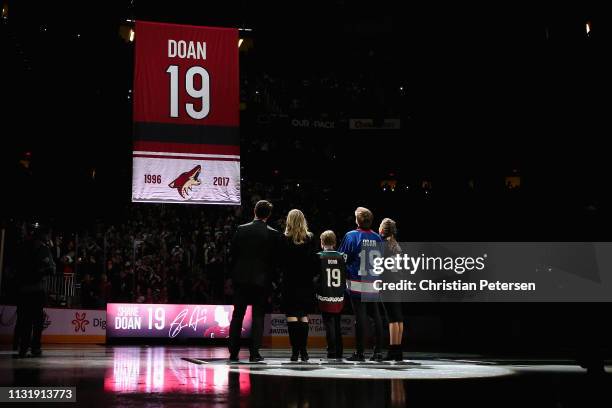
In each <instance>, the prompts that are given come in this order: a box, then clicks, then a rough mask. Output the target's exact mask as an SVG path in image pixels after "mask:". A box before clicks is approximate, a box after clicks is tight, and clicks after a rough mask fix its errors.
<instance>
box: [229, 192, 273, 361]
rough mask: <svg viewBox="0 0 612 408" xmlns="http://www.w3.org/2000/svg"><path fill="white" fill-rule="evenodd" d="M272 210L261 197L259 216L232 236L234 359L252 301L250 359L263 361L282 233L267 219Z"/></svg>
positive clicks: (231, 348) (231, 342)
mask: <svg viewBox="0 0 612 408" xmlns="http://www.w3.org/2000/svg"><path fill="white" fill-rule="evenodd" d="M270 214H272V204H271V203H270V202H269V201H265V200H261V201H259V202H257V204H255V219H254V220H253V221H252V222H250V223H248V224H244V225H240V226H239V227H238V230H237V231H236V234H235V235H234V239H233V240H232V263H233V267H232V282H233V285H234V312H233V314H232V322H231V324H230V335H229V352H230V361H238V352H239V351H240V335H241V332H242V321H243V319H244V314H245V311H246V308H247V306H248V305H252V306H253V309H252V312H253V324H252V327H251V347H250V352H251V356H250V358H249V361H251V362H258V361H262V360H263V357H262V356H261V355H260V354H259V348H260V347H261V338H262V335H263V321H264V312H265V305H266V301H267V299H268V293H269V287H270V283H271V280H272V276H273V273H274V271H275V269H276V264H277V262H276V259H275V257H276V256H277V254H276V253H275V252H276V251H277V249H278V248H279V245H280V243H281V234H280V233H279V232H278V231H277V230H275V229H274V228H272V227H269V226H268V224H267V223H266V222H267V221H268V218H269V217H270Z"/></svg>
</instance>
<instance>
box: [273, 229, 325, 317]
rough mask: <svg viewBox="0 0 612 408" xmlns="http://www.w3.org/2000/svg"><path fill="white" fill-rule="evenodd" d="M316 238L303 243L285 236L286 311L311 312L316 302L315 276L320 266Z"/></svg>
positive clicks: (284, 294)
mask: <svg viewBox="0 0 612 408" xmlns="http://www.w3.org/2000/svg"><path fill="white" fill-rule="evenodd" d="M315 245H316V243H315V239H314V238H313V237H312V236H311V237H310V238H309V239H308V240H307V241H306V242H305V243H303V244H299V245H298V244H295V243H293V241H292V240H291V239H290V238H287V237H285V238H284V245H283V247H284V249H283V263H282V274H283V281H282V296H283V301H282V305H283V309H284V311H285V312H286V313H287V312H289V313H290V312H291V311H294V310H297V311H305V312H310V311H311V309H312V305H313V304H314V282H313V279H314V277H315V276H316V275H317V274H318V272H319V268H320V262H319V258H318V256H317V248H316V247H315Z"/></svg>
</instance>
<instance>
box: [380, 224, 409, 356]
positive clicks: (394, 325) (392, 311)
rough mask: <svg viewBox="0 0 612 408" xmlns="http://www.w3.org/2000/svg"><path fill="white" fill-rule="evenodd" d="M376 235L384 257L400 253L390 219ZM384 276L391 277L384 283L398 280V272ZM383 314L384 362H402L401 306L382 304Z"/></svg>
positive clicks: (402, 322)
mask: <svg viewBox="0 0 612 408" xmlns="http://www.w3.org/2000/svg"><path fill="white" fill-rule="evenodd" d="M378 233H379V234H380V236H381V237H382V239H383V240H384V252H385V253H384V257H385V258H386V257H393V256H395V255H396V254H399V253H401V252H402V249H401V247H400V245H399V244H398V242H397V225H396V223H395V221H393V220H392V219H391V218H385V219H384V220H382V222H381V223H380V227H379V228H378ZM385 274H390V275H391V276H386V277H385V282H391V281H392V280H397V279H399V277H398V276H396V275H397V274H398V272H392V271H389V272H387V271H385ZM384 306H385V313H386V314H387V320H388V321H389V350H388V352H387V355H386V356H385V358H384V360H395V361H402V360H403V353H402V336H403V334H404V316H403V313H402V304H401V303H400V302H393V301H386V302H384Z"/></svg>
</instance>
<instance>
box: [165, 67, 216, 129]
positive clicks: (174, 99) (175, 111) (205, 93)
mask: <svg viewBox="0 0 612 408" xmlns="http://www.w3.org/2000/svg"><path fill="white" fill-rule="evenodd" d="M166 72H167V73H168V74H170V116H171V117H173V118H178V117H179V66H178V65H170V66H169V67H168V69H167V70H166ZM196 75H199V76H200V78H201V81H200V82H201V84H202V86H201V87H200V89H196V88H194V82H195V76H196ZM185 90H186V91H187V94H188V95H189V96H191V97H192V98H198V99H201V100H202V104H201V105H202V107H201V109H200V110H197V109H196V108H195V104H193V103H186V104H185V110H186V111H187V114H188V115H189V116H190V117H191V118H193V119H204V118H205V117H206V116H208V113H209V112H210V76H209V75H208V71H206V69H204V68H203V67H199V66H194V67H191V68H189V69H188V70H187V72H186V73H185Z"/></svg>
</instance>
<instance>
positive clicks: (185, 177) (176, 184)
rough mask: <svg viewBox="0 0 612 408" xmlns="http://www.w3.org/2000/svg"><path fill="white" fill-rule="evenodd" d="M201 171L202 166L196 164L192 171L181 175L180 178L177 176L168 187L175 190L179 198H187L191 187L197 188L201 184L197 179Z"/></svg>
mask: <svg viewBox="0 0 612 408" xmlns="http://www.w3.org/2000/svg"><path fill="white" fill-rule="evenodd" d="M201 171H202V166H200V165H199V164H198V165H197V166H195V167H194V168H193V169H191V170H189V171H186V172H184V173H181V175H180V176H178V177H177V178H176V179H174V181H172V182H171V183H170V184H168V187H170V188H176V190H177V191H178V193H179V194H180V195H181V197H183V198H187V196H189V192H190V191H191V189H192V187H193V186H199V185H200V184H202V182H201V181H200V179H198V177H199V176H200V172H201Z"/></svg>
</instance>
